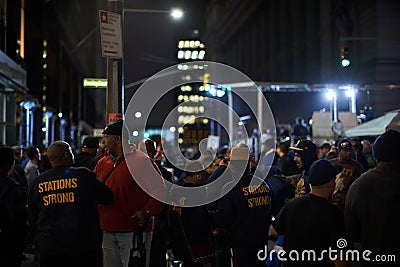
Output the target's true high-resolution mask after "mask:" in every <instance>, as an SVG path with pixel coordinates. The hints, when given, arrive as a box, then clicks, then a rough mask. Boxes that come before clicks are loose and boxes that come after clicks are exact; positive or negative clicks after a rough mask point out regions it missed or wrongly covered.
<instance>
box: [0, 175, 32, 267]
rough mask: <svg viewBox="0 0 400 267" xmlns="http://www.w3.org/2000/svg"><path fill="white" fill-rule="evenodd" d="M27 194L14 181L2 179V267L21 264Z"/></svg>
mask: <svg viewBox="0 0 400 267" xmlns="http://www.w3.org/2000/svg"><path fill="white" fill-rule="evenodd" d="M25 207H26V193H25V191H24V190H22V188H21V186H20V184H19V183H18V182H17V181H15V180H14V179H12V178H10V177H8V176H3V177H0V265H1V266H3V264H4V266H8V265H10V266H11V265H12V264H14V263H18V262H19V264H20V263H21V261H22V250H23V246H24V238H25V235H26V229H27V225H26V212H25Z"/></svg>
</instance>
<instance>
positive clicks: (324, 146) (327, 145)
mask: <svg viewBox="0 0 400 267" xmlns="http://www.w3.org/2000/svg"><path fill="white" fill-rule="evenodd" d="M319 148H320V149H324V148H326V149H328V150H331V145H330V144H329V143H323V144H322V145H321V146H320V147H319Z"/></svg>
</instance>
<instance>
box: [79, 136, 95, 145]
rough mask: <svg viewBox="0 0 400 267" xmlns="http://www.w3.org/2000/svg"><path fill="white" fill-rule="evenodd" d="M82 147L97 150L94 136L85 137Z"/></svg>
mask: <svg viewBox="0 0 400 267" xmlns="http://www.w3.org/2000/svg"><path fill="white" fill-rule="evenodd" d="M82 147H85V148H98V147H99V139H97V137H94V136H87V137H86V138H85V139H83V142H82Z"/></svg>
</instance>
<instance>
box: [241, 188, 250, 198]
mask: <svg viewBox="0 0 400 267" xmlns="http://www.w3.org/2000/svg"><path fill="white" fill-rule="evenodd" d="M242 190H243V195H245V196H248V195H249V192H248V191H247V187H243V188H242Z"/></svg>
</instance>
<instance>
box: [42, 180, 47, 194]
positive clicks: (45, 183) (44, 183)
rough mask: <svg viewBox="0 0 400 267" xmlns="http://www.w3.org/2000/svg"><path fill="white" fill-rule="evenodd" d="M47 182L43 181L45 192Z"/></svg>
mask: <svg viewBox="0 0 400 267" xmlns="http://www.w3.org/2000/svg"><path fill="white" fill-rule="evenodd" d="M47 183H48V182H43V185H44V191H45V192H47V191H48V190H47Z"/></svg>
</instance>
